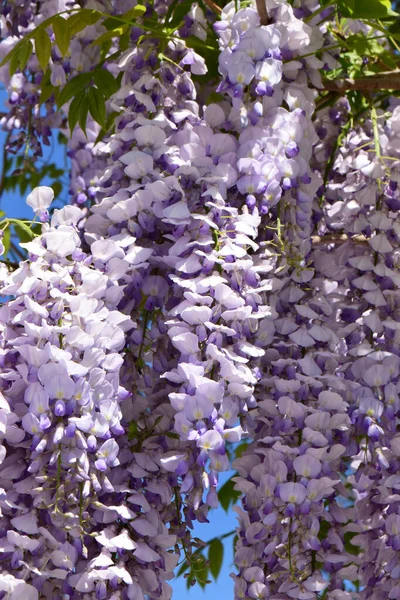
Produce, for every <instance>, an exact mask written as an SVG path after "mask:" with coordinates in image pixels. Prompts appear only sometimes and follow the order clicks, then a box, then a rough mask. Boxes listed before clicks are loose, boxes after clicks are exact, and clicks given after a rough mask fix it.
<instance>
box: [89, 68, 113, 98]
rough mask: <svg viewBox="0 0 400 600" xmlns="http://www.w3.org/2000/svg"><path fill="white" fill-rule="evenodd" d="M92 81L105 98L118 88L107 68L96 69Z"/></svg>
mask: <svg viewBox="0 0 400 600" xmlns="http://www.w3.org/2000/svg"><path fill="white" fill-rule="evenodd" d="M94 82H95V84H96V85H97V87H98V88H99V90H100V91H101V93H102V94H103V96H104V97H105V98H109V97H110V96H112V95H113V94H115V92H116V91H117V90H118V84H117V81H116V80H115V79H114V77H113V76H112V75H111V73H110V71H107V69H97V70H96V71H95V72H94Z"/></svg>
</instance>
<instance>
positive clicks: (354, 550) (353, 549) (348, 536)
mask: <svg viewBox="0 0 400 600" xmlns="http://www.w3.org/2000/svg"><path fill="white" fill-rule="evenodd" d="M356 535H358V534H357V533H355V532H353V531H348V532H347V533H345V534H344V536H343V538H344V547H345V550H346V552H348V553H349V554H352V555H353V556H358V555H359V554H360V550H361V548H360V546H354V545H353V544H352V543H351V540H352V539H353V537H355V536H356Z"/></svg>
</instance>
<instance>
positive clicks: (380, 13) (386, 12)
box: [338, 0, 398, 19]
mask: <svg viewBox="0 0 400 600" xmlns="http://www.w3.org/2000/svg"><path fill="white" fill-rule="evenodd" d="M338 8H339V10H340V12H341V14H342V16H343V17H350V18H351V19H387V18H391V17H394V16H398V15H397V13H395V12H394V11H393V10H392V5H391V2H390V0H339V1H338Z"/></svg>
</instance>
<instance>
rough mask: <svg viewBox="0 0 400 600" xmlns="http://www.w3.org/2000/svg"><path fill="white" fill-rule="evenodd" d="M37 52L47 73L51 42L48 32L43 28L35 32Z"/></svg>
mask: <svg viewBox="0 0 400 600" xmlns="http://www.w3.org/2000/svg"><path fill="white" fill-rule="evenodd" d="M35 52H36V56H37V59H38V61H39V64H40V66H41V67H42V69H43V71H46V69H47V66H48V64H49V60H50V56H51V41H50V38H49V35H48V33H47V31H46V30H45V29H43V28H41V27H39V28H38V29H36V31H35Z"/></svg>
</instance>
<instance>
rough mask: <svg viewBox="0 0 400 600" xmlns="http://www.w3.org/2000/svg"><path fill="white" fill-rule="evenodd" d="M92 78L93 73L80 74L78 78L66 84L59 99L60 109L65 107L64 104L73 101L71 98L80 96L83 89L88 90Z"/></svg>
mask: <svg viewBox="0 0 400 600" xmlns="http://www.w3.org/2000/svg"><path fill="white" fill-rule="evenodd" d="M92 78H93V73H80V74H79V75H76V77H73V78H72V79H70V80H69V81H68V82H67V83H66V84H65V86H64V87H63V89H62V90H61V92H60V94H59V96H58V98H57V106H58V108H61V107H62V106H64V104H65V103H66V102H68V101H69V100H71V98H73V97H74V96H76V95H77V94H79V92H81V91H82V90H83V89H86V88H87V86H88V85H89V84H90V82H91V80H92Z"/></svg>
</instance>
